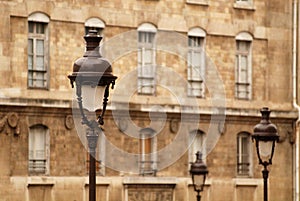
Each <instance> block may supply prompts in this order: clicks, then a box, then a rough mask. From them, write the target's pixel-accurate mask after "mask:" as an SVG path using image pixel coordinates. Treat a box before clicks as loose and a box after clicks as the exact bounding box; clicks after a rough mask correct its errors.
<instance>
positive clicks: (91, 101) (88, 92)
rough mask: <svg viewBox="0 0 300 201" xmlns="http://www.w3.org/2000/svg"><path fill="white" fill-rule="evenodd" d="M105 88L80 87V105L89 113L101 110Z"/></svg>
mask: <svg viewBox="0 0 300 201" xmlns="http://www.w3.org/2000/svg"><path fill="white" fill-rule="evenodd" d="M104 91H105V86H96V87H94V86H91V85H82V87H81V92H82V105H83V108H84V109H87V110H88V111H90V112H93V111H96V110H98V109H102V105H103V97H104Z"/></svg>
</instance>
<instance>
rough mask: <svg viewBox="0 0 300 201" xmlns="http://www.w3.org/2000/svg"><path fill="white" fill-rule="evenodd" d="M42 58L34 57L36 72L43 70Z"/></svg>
mask: <svg viewBox="0 0 300 201" xmlns="http://www.w3.org/2000/svg"><path fill="white" fill-rule="evenodd" d="M44 69H45V68H44V57H43V56H38V57H36V70H44Z"/></svg>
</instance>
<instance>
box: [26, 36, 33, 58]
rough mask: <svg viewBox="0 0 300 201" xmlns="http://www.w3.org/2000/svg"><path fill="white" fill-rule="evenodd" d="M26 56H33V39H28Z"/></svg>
mask: <svg viewBox="0 0 300 201" xmlns="http://www.w3.org/2000/svg"><path fill="white" fill-rule="evenodd" d="M27 51H28V54H30V55H32V54H33V39H28V50H27Z"/></svg>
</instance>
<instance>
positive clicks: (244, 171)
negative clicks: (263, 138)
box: [236, 132, 252, 176]
mask: <svg viewBox="0 0 300 201" xmlns="http://www.w3.org/2000/svg"><path fill="white" fill-rule="evenodd" d="M236 143H237V175H238V176H251V174H252V171H251V169H252V149H251V135H250V133H248V132H241V133H239V134H238V135H237V141H236Z"/></svg>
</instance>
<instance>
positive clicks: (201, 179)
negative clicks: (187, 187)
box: [190, 151, 208, 201]
mask: <svg viewBox="0 0 300 201" xmlns="http://www.w3.org/2000/svg"><path fill="white" fill-rule="evenodd" d="M190 174H191V176H192V181H193V186H194V191H195V192H197V201H200V200H201V196H200V192H202V191H203V188H204V184H205V179H206V175H207V174H208V170H207V166H206V165H205V164H204V163H203V161H202V153H201V152H200V151H198V152H197V153H196V161H195V162H194V163H192V164H191V169H190Z"/></svg>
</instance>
